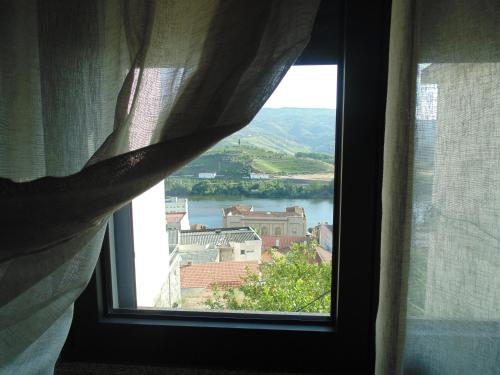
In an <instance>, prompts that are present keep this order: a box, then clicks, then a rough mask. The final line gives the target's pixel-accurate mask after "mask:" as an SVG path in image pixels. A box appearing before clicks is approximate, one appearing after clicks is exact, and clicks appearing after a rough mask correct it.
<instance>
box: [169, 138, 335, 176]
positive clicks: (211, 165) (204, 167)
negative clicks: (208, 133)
mask: <svg viewBox="0 0 500 375" xmlns="http://www.w3.org/2000/svg"><path fill="white" fill-rule="evenodd" d="M298 155H300V154H298ZM305 155H308V154H305ZM325 160H327V161H325ZM330 160H331V159H328V155H325V159H324V160H319V159H318V158H312V157H296V156H294V155H290V154H287V153H278V152H272V151H268V150H264V149H262V148H258V147H254V146H244V145H241V146H227V147H223V148H222V147H219V148H216V149H212V150H210V151H208V152H206V153H204V154H203V155H201V156H200V157H199V158H198V159H196V160H193V161H192V162H191V163H189V164H188V165H186V166H185V167H184V168H182V169H180V170H178V171H177V172H176V173H175V175H177V176H197V175H198V173H202V172H217V174H218V175H223V176H225V177H248V175H249V174H250V172H257V173H268V174H271V175H289V174H311V173H331V172H333V168H334V167H333V163H331V162H328V161H330Z"/></svg>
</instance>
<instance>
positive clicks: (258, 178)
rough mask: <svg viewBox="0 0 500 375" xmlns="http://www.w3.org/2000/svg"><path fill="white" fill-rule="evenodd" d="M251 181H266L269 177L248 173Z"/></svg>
mask: <svg viewBox="0 0 500 375" xmlns="http://www.w3.org/2000/svg"><path fill="white" fill-rule="evenodd" d="M250 179H251V180H267V179H269V175H268V174H265V173H250Z"/></svg>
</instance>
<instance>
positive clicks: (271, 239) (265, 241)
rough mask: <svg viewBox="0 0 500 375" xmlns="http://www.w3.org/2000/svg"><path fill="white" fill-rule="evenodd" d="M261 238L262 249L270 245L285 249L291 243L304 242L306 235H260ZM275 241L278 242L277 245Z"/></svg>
mask: <svg viewBox="0 0 500 375" xmlns="http://www.w3.org/2000/svg"><path fill="white" fill-rule="evenodd" d="M261 238H262V249H263V250H266V249H268V248H270V247H277V248H279V249H287V248H289V247H290V246H291V245H292V243H295V242H300V243H304V241H305V240H306V237H302V236H261ZM277 241H278V242H279V246H278V245H277Z"/></svg>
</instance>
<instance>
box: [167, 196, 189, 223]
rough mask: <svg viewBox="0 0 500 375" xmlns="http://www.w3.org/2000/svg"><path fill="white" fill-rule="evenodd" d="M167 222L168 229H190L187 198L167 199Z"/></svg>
mask: <svg viewBox="0 0 500 375" xmlns="http://www.w3.org/2000/svg"><path fill="white" fill-rule="evenodd" d="M165 224H166V228H167V230H169V229H176V230H189V229H190V225H189V207H188V200H187V198H178V197H167V198H166V199H165Z"/></svg>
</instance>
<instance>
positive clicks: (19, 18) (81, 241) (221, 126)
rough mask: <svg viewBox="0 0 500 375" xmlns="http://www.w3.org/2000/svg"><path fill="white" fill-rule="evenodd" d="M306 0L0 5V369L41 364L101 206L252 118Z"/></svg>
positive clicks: (20, 370) (107, 207)
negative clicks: (0, 9) (0, 50)
mask: <svg viewBox="0 0 500 375" xmlns="http://www.w3.org/2000/svg"><path fill="white" fill-rule="evenodd" d="M317 6H318V1H298V0H297V1H295V0H287V1H251V2H250V1H248V2H240V1H216V0H197V1H195V0H189V1H173V0H172V1H170V0H164V1H156V2H155V1H139V0H137V1H134V0H129V1H127V0H110V1H98V0H88V1H67V0H64V1H44V2H35V1H18V2H15V1H11V2H5V3H3V4H2V12H1V13H0V45H1V46H2V52H1V54H2V55H1V59H0V61H1V62H0V92H1V95H0V176H1V177H2V178H0V210H1V215H0V353H1V354H0V373H1V374H11V373H12V374H50V373H52V371H53V365H54V362H55V360H56V358H57V356H58V354H59V351H60V349H61V347H62V345H63V343H64V340H65V337H66V334H67V331H68V328H69V324H70V322H71V315H72V305H73V301H74V300H75V298H76V297H77V296H78V295H79V294H80V292H81V291H82V290H83V288H84V287H85V285H86V283H87V282H88V280H89V278H90V275H91V273H92V270H93V268H94V266H95V263H96V259H97V257H98V254H99V250H100V246H101V243H102V237H103V231H104V227H105V224H106V220H107V218H108V216H109V215H110V214H111V213H112V212H113V211H114V210H116V209H117V208H119V207H121V206H122V205H124V204H125V203H126V202H127V201H129V200H130V199H132V198H133V197H134V196H136V195H138V194H140V193H141V192H143V191H145V190H146V189H147V188H149V187H150V186H152V185H153V184H155V183H156V182H158V181H160V180H161V179H163V178H164V177H165V176H166V175H168V174H169V173H170V172H172V171H173V170H175V169H176V168H178V167H180V166H181V165H183V164H184V163H186V162H188V161H189V160H191V159H192V158H194V157H195V156H196V155H198V154H200V153H201V152H203V151H204V150H206V149H207V148H208V147H210V146H211V145H213V144H214V143H216V142H217V141H218V140H220V139H221V138H223V137H225V136H227V135H229V134H231V133H232V132H234V131H237V130H238V129H240V128H241V127H243V126H245V125H246V124H247V123H248V122H250V120H251V119H252V118H253V116H254V115H255V114H256V112H257V111H258V110H259V109H260V107H261V106H262V105H263V104H264V102H265V101H266V99H267V98H268V97H269V95H270V94H271V93H272V92H273V90H274V88H275V87H276V86H277V84H278V83H279V81H280V80H281V78H282V77H283V75H284V74H285V73H286V71H287V70H288V68H289V67H290V65H291V64H293V62H294V60H295V59H296V58H297V57H298V56H299V54H300V52H301V51H302V49H303V48H304V47H305V45H306V44H307V41H308V38H309V34H310V31H311V27H312V24H313V21H314V17H315V13H316V8H317Z"/></svg>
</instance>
